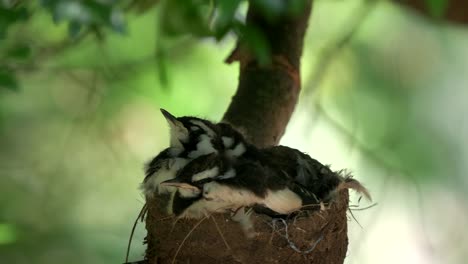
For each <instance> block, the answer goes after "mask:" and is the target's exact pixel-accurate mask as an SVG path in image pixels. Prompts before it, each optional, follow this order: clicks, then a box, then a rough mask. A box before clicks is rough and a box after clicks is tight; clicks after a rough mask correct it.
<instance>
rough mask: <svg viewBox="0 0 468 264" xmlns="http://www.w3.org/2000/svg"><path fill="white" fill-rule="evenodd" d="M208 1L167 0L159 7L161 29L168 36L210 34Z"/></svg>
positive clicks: (201, 35)
mask: <svg viewBox="0 0 468 264" xmlns="http://www.w3.org/2000/svg"><path fill="white" fill-rule="evenodd" d="M209 16H210V5H209V1H202V0H167V1H166V2H164V5H163V6H162V9H161V31H162V33H164V34H165V35H168V36H179V35H184V34H191V35H194V36H197V37H209V36H212V32H211V30H210V28H209Z"/></svg>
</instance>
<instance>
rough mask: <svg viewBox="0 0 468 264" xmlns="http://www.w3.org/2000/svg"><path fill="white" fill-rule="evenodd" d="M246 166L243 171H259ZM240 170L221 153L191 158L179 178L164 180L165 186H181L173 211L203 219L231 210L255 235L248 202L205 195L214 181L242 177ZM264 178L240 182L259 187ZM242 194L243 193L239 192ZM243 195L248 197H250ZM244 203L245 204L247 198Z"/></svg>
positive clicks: (233, 217) (180, 172)
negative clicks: (238, 173) (238, 175)
mask: <svg viewBox="0 0 468 264" xmlns="http://www.w3.org/2000/svg"><path fill="white" fill-rule="evenodd" d="M244 167H245V168H242V169H241V170H242V171H244V169H249V171H251V172H252V173H255V171H254V170H253V169H252V168H247V167H248V166H244ZM236 169H239V166H237V165H234V164H232V160H230V159H228V158H227V157H226V156H225V155H219V154H217V153H213V154H209V155H204V156H201V157H199V158H196V159H194V160H193V161H191V162H190V163H189V164H187V165H186V166H185V167H184V168H183V169H181V170H180V171H179V173H178V175H177V177H176V178H174V179H171V180H167V181H164V182H162V183H161V185H162V186H171V187H176V188H177V192H176V193H175V195H174V198H173V199H172V212H173V213H174V214H175V215H176V217H177V218H178V219H180V218H188V219H200V218H203V217H206V216H208V215H211V214H214V213H225V212H231V213H232V219H233V220H234V221H236V222H238V223H240V225H241V227H242V229H243V230H244V233H245V234H246V235H247V236H248V237H252V235H253V234H254V232H253V223H252V221H251V220H250V212H245V211H244V208H243V207H244V206H245V205H244V204H243V203H242V202H239V201H234V200H233V199H225V200H221V199H212V198H210V197H206V196H205V195H204V190H205V186H206V185H207V184H208V186H209V184H210V183H212V182H214V181H224V180H228V179H233V178H236V179H240V178H242V177H240V178H239V177H236ZM261 179H262V177H251V178H250V179H248V178H246V179H244V180H246V181H245V182H242V183H239V185H241V186H244V185H246V186H251V187H253V188H257V187H259V186H260V185H261V182H260V181H258V180H261ZM249 180H250V181H249ZM236 182H237V180H236ZM238 197H243V196H242V194H239V196H238ZM226 198H227V197H226ZM243 198H245V199H248V197H243ZM234 199H236V198H234ZM243 202H244V203H245V201H243ZM249 205H250V203H249Z"/></svg>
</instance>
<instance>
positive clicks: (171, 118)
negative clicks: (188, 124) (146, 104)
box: [160, 108, 179, 124]
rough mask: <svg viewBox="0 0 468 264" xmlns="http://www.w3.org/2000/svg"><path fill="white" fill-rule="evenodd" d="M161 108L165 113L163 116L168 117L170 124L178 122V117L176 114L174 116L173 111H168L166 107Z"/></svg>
mask: <svg viewBox="0 0 468 264" xmlns="http://www.w3.org/2000/svg"><path fill="white" fill-rule="evenodd" d="M160 110H161V113H162V114H163V116H164V117H165V118H166V120H167V122H168V123H169V124H177V122H179V121H177V118H176V117H175V116H173V115H172V114H171V113H169V112H168V111H166V110H164V109H162V108H161V109H160Z"/></svg>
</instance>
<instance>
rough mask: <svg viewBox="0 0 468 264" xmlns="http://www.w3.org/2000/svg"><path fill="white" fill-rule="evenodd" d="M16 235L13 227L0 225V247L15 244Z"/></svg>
mask: <svg viewBox="0 0 468 264" xmlns="http://www.w3.org/2000/svg"><path fill="white" fill-rule="evenodd" d="M16 239H17V234H16V230H15V228H14V226H12V225H10V224H5V223H0V245H7V244H11V243H13V242H15V241H16Z"/></svg>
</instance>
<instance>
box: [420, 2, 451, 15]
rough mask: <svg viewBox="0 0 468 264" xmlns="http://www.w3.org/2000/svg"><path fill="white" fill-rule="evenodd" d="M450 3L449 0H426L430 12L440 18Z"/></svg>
mask: <svg viewBox="0 0 468 264" xmlns="http://www.w3.org/2000/svg"><path fill="white" fill-rule="evenodd" d="M452 1H453V0H452ZM448 4H449V0H426V5H427V7H428V10H429V12H430V14H431V15H432V16H433V17H437V18H440V17H442V16H443V15H444V14H445V11H447V7H448Z"/></svg>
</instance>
